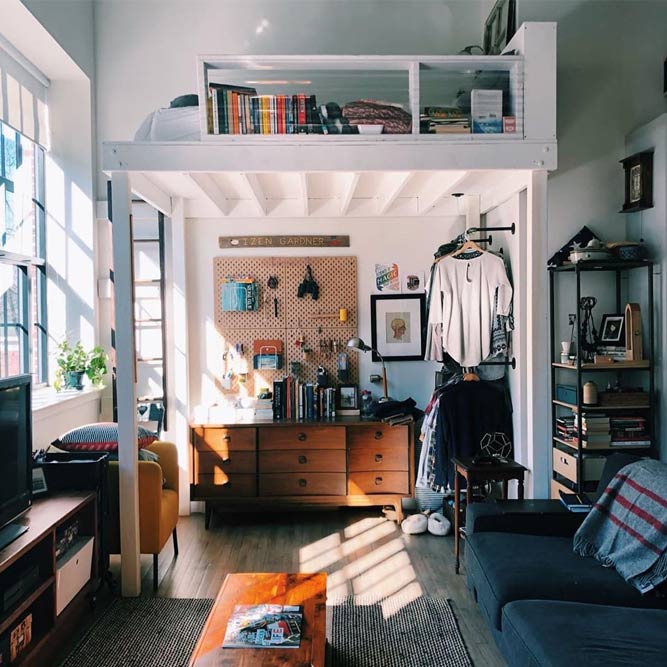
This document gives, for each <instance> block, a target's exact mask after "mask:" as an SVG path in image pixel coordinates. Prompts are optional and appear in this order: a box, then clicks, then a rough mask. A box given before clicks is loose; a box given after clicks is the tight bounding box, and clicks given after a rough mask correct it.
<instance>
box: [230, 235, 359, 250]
mask: <svg viewBox="0 0 667 667" xmlns="http://www.w3.org/2000/svg"><path fill="white" fill-rule="evenodd" d="M218 243H219V246H220V247H221V248H349V247H350V237H349V236H322V235H319V234H316V235H306V234H302V235H300V236H220V237H219V238H218Z"/></svg>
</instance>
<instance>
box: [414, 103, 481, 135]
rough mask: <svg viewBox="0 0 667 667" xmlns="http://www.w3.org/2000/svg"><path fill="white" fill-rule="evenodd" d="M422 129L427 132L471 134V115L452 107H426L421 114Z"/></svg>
mask: <svg viewBox="0 0 667 667" xmlns="http://www.w3.org/2000/svg"><path fill="white" fill-rule="evenodd" d="M419 120H420V122H419V125H420V129H421V132H422V133H425V134H469V133H470V116H469V115H468V114H465V113H463V112H462V111H461V110H460V109H457V108H451V107H425V108H424V113H423V114H422V115H421V116H420V119H419Z"/></svg>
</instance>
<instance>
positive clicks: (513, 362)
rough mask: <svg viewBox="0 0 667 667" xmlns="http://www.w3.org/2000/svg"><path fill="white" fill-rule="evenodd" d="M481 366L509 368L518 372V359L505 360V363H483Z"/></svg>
mask: <svg viewBox="0 0 667 667" xmlns="http://www.w3.org/2000/svg"><path fill="white" fill-rule="evenodd" d="M479 365H480V366H508V367H510V368H511V369H512V370H516V357H512V358H511V359H505V361H481V362H480V363H479Z"/></svg>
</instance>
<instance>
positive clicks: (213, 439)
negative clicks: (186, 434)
mask: <svg viewBox="0 0 667 667" xmlns="http://www.w3.org/2000/svg"><path fill="white" fill-rule="evenodd" d="M192 437H193V442H194V445H195V449H198V450H199V451H200V452H211V451H212V452H223V453H226V452H228V451H233V450H236V451H253V452H254V451H255V440H256V437H257V429H254V428H217V427H214V426H211V427H208V426H206V427H197V428H195V429H193V435H192Z"/></svg>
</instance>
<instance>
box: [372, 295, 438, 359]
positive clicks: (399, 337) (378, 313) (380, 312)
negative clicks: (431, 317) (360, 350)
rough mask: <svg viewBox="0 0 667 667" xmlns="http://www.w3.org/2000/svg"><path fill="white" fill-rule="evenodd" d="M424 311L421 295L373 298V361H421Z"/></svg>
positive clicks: (423, 349) (423, 337) (423, 344)
mask: <svg viewBox="0 0 667 667" xmlns="http://www.w3.org/2000/svg"><path fill="white" fill-rule="evenodd" d="M425 309H426V295H425V294H423V293H421V294H372V295H371V347H372V348H373V361H380V357H382V359H384V360H385V361H421V360H422V359H423V358H424V351H425V346H426V339H425V336H424V329H425ZM376 350H377V352H376ZM378 353H379V356H378Z"/></svg>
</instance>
